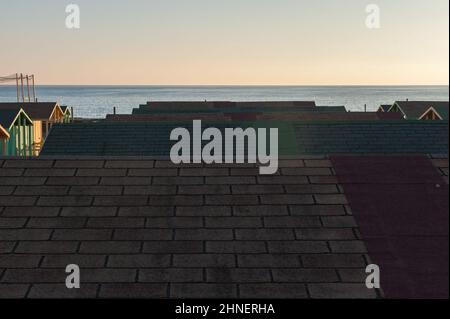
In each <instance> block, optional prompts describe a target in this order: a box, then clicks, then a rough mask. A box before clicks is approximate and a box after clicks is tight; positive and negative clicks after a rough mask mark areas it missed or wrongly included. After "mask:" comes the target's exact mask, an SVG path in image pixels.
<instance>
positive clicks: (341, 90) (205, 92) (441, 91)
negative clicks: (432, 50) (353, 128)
mask: <svg viewBox="0 0 450 319" xmlns="http://www.w3.org/2000/svg"><path fill="white" fill-rule="evenodd" d="M25 94H27V92H26V90H25ZM36 97H37V98H38V101H40V102H54V101H56V102H58V103H59V104H60V105H68V106H71V107H73V108H74V115H75V117H82V118H104V117H105V115H106V114H111V113H113V108H114V107H115V108H116V110H117V113H118V114H130V113H131V111H132V109H133V108H135V107H138V106H139V105H140V104H145V103H146V102H147V101H204V100H208V101H213V100H215V101H293V100H298V101H301V100H308V101H311V100H314V101H316V104H317V105H320V106H342V105H344V106H346V107H347V110H350V111H353V112H355V111H364V110H365V109H366V110H367V111H375V110H377V108H378V107H379V106H380V105H381V104H393V102H394V101H401V100H406V99H409V100H410V101H413V100H427V101H429V100H432V101H448V100H449V87H448V86H154V85H153V86H78V85H70V86H67V85H64V86H62V85H58V86H55V85H40V86H36ZM16 100H17V92H16V87H15V86H10V85H8V86H6V85H3V86H0V102H15V101H16Z"/></svg>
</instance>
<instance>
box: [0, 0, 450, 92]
mask: <svg viewBox="0 0 450 319" xmlns="http://www.w3.org/2000/svg"><path fill="white" fill-rule="evenodd" d="M69 3H76V4H78V5H79V6H80V9H81V29H79V30H68V29H66V27H65V18H66V13H65V7H66V5H67V4H69ZM371 3H374V4H378V5H379V7H380V9H381V28H380V29H368V28H367V27H366V25H365V20H366V17H367V13H366V12H365V8H366V6H367V5H368V4H371ZM431 3H432V5H431ZM448 27H449V1H448V0H433V1H429V0H428V1H427V0H320V1H317V0H226V1H225V0H189V1H188V0H133V1H126V0H95V1H92V0H71V1H61V0H36V1H29V0H15V1H10V0H0V47H1V49H0V76H2V75H8V74H12V73H16V72H24V73H29V74H32V73H34V74H36V77H37V82H38V83H39V84H149V85H150V84H167V85H176V84H180V85H202V84H206V85H219V84H228V85H448V79H449V31H448Z"/></svg>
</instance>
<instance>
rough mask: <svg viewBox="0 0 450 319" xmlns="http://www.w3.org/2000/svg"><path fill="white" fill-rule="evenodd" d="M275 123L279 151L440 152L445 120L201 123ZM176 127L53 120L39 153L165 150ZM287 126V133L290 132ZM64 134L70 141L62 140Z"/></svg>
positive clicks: (151, 153) (176, 124)
mask: <svg viewBox="0 0 450 319" xmlns="http://www.w3.org/2000/svg"><path fill="white" fill-rule="evenodd" d="M209 126H214V127H217V128H219V129H220V130H224V129H225V128H227V127H242V128H246V127H267V128H271V127H278V128H279V134H280V138H279V140H280V154H281V155H287V154H293V155H295V154H317V153H320V154H325V153H326V154H336V153H391V154H397V153H414V154H415V153H420V154H424V153H446V152H448V122H447V121H436V122H432V123H430V122H423V121H414V122H411V121H404V120H402V121H379V120H377V121H294V122H289V121H261V122H259V121H257V122H233V123H232V125H231V126H230V124H229V123H227V122H209V123H208V124H204V125H203V128H205V127H209ZM176 127H186V128H187V129H189V130H191V129H192V122H103V123H84V124H65V125H54V126H53V128H52V130H51V132H50V135H49V136H48V138H47V140H46V142H45V144H44V147H43V149H42V152H41V154H42V155H99V156H101V155H105V156H115V155H117V156H121V155H131V156H167V155H168V154H170V149H171V147H172V145H173V142H171V141H170V140H169V136H170V133H171V131H172V130H173V129H174V128H176ZM291 132H293V133H291ZM68 140H70V141H71V142H70V143H67V141H68Z"/></svg>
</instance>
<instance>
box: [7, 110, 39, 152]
mask: <svg viewBox="0 0 450 319" xmlns="http://www.w3.org/2000/svg"><path fill="white" fill-rule="evenodd" d="M0 140H1V144H2V145H1V150H2V155H6V156H33V155H34V152H33V140H34V138H33V121H32V120H31V119H30V117H29V116H28V115H27V114H26V113H25V112H24V110H23V109H22V108H20V109H17V108H5V107H3V108H0Z"/></svg>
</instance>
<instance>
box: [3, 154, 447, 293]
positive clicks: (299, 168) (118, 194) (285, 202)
mask: <svg viewBox="0 0 450 319" xmlns="http://www.w3.org/2000/svg"><path fill="white" fill-rule="evenodd" d="M382 159H383V157H382ZM390 161H391V160H390V159H387V160H386V161H385V162H387V164H384V165H387V166H389V163H390ZM399 161H400V162H401V161H402V159H399ZM403 161H404V160H403ZM334 162H335V160H333V161H332V160H330V158H329V157H328V156H326V155H317V156H303V157H302V156H299V157H296V158H293V159H289V160H281V161H280V163H279V164H280V170H279V172H278V174H277V175H272V176H261V175H259V174H258V171H257V169H256V168H255V167H254V166H253V165H247V164H245V165H242V164H241V165H214V166H204V165H201V164H199V165H174V164H172V163H171V162H170V161H167V160H161V159H155V158H130V157H122V158H105V157H102V158H80V157H78V158H76V157H67V158H65V159H63V158H55V157H51V158H40V159H37V160H18V159H13V160H11V159H8V160H3V159H1V158H0V176H2V178H1V179H2V181H1V186H0V214H1V216H2V218H3V219H4V220H3V222H2V227H1V229H0V242H1V243H2V245H0V253H1V254H2V258H0V267H1V269H2V278H1V280H2V281H1V282H2V283H6V284H0V297H10V298H22V297H28V298H70V297H78V298H95V297H97V298H108V297H109V298H120V297H122V298H132V297H135V298H232V297H234V298H237V297H240V298H289V299H292V298H308V297H311V298H376V297H377V295H378V294H379V293H381V292H379V293H377V292H376V291H375V290H371V289H367V287H366V285H365V281H366V277H367V274H366V273H365V268H366V266H367V264H368V261H369V260H372V255H371V252H370V247H367V246H366V244H365V242H364V241H363V240H362V239H361V237H360V236H359V234H360V229H361V226H360V224H358V222H357V219H356V218H357V217H358V215H357V216H356V217H355V216H354V214H353V213H350V212H351V211H353V209H352V206H351V205H353V203H352V202H349V201H348V199H347V194H346V193H345V192H346V189H347V188H348V187H353V188H355V189H356V190H357V189H358V187H359V184H360V183H361V181H360V179H361V176H360V174H362V175H364V174H366V175H367V173H366V171H363V170H362V169H361V168H364V167H369V170H371V171H374V174H375V176H377V170H379V169H380V167H379V165H378V166H375V165H373V164H372V163H369V165H366V164H364V163H362V164H361V165H360V164H359V162H357V163H356V165H350V166H349V169H348V170H347V171H349V174H347V175H349V176H350V177H351V178H352V180H351V181H350V182H349V181H346V182H345V185H342V184H340V182H339V179H338V178H341V176H336V175H335V174H336V173H335V169H334V165H336V164H335V163H334ZM393 162H395V160H393ZM410 162H413V161H410ZM436 163H440V164H439V165H440V166H439V167H440V168H442V169H447V174H448V160H445V159H438V160H436ZM338 164H339V163H338ZM342 169H343V168H342V165H340V166H339V171H342ZM344 169H345V167H344ZM381 171H382V170H381ZM389 171H391V172H392V171H393V169H392V168H391V169H390V170H389ZM369 173H370V172H369ZM395 173H396V174H397V175H398V176H400V177H401V178H403V179H405V178H407V180H408V181H411V180H412V179H410V177H414V178H415V179H414V180H413V181H414V182H415V184H414V185H411V184H408V185H406V184H405V185H406V186H405V185H401V186H402V187H401V188H396V189H392V187H390V185H385V186H386V187H385V188H383V189H386V190H388V191H389V192H388V193H389V194H394V195H395V194H396V193H395V192H396V191H397V190H398V189H402V190H403V193H402V195H408V193H405V191H404V190H405V189H406V190H408V189H410V188H411V186H415V187H416V188H417V187H426V185H428V184H425V183H423V182H422V180H421V177H422V175H421V171H418V170H411V171H407V172H406V173H405V172H404V171H401V172H397V171H395ZM340 174H342V173H340ZM343 174H344V175H345V172H344V173H343ZM344 177H345V176H344ZM347 177H348V176H347ZM362 177H365V176H362ZM394 177H395V176H394ZM425 177H427V176H425ZM354 179H356V181H353V180H354ZM391 179H392V178H391ZM402 181H403V180H402ZM417 181H418V182H420V184H418V183H417ZM432 181H434V179H433V180H432ZM363 182H367V180H363ZM377 183H379V179H377ZM441 183H444V182H443V181H442V182H441ZM417 185H418V186H417ZM434 185H435V183H433V184H432V186H433V187H434ZM434 190H435V189H434ZM433 192H434V191H430V192H429V193H430V194H431V193H433ZM443 192H445V187H444V186H442V187H441V191H440V194H441V193H443ZM393 198H394V199H395V197H393ZM405 198H408V196H405ZM443 199H445V197H443ZM441 201H443V200H441ZM392 202H395V204H397V203H398V198H397V200H393V201H392ZM447 203H448V191H447ZM364 207H366V206H364ZM420 207H422V206H420ZM420 207H419V208H420ZM356 214H359V210H358V211H356ZM369 217H372V218H373V217H374V215H373V214H372V215H370V216H369ZM376 218H378V215H377V216H376ZM388 218H391V220H392V219H394V220H395V221H397V220H398V219H395V218H399V217H398V216H390V217H388ZM428 219H430V218H428ZM428 219H427V220H428ZM385 220H386V218H385V219H382V220H380V221H385ZM408 220H409V219H405V220H403V219H402V222H401V223H398V222H394V223H392V224H393V225H397V224H401V225H403V227H404V228H406V227H407V224H406V223H407V222H408ZM372 222H373V221H372ZM447 225H448V223H447ZM363 226H364V225H363ZM432 227H437V225H436V224H434V225H433V226H432ZM390 229H391V228H390ZM439 235H441V233H439ZM412 237H414V238H413V240H412V241H411V242H409V247H411V243H412V244H413V245H417V244H416V243H417V241H416V239H417V237H415V235H413V236H411V237H409V238H412ZM441 238H442V242H443V243H445V240H447V244H448V233H447V238H445V237H443V236H441ZM378 239H380V240H381V241H383V240H392V239H391V238H384V237H382V236H380V237H378ZM404 239H405V238H403V240H404ZM424 239H425V238H424V237H421V238H420V242H423V241H424ZM402 243H403V242H402ZM419 246H420V245H419ZM376 247H379V246H376ZM420 247H422V246H420ZM433 247H434V246H433ZM382 248H385V247H384V246H383V247H382ZM368 249H369V252H368ZM439 250H441V249H439ZM427 252H429V250H422V251H415V252H414V254H413V255H412V256H420V257H422V256H423V254H426V253H427ZM442 252H444V253H445V250H444V249H442ZM447 252H448V249H447ZM394 253H396V251H394ZM435 255H436V254H433V256H435ZM391 256H392V255H389V257H391ZM408 256H410V255H408ZM375 257H378V256H375ZM394 257H397V256H394ZM419 259H422V258H419ZM423 259H424V260H427V258H423ZM391 260H392V259H391ZM434 260H435V259H434ZM68 264H77V265H79V266H80V267H81V269H82V270H81V271H82V273H81V274H82V278H85V279H82V286H81V287H82V288H81V289H67V288H66V286H65V284H64V278H65V276H64V270H65V267H66V266H67V265H68ZM431 264H432V263H428V264H427V265H431ZM447 264H448V258H447ZM433 265H434V264H433ZM444 267H445V262H444V263H442V264H441V265H439V267H437V268H432V269H431V271H435V270H436V269H448V265H447V268H444ZM382 269H385V268H382ZM383 271H384V274H385V275H386V276H387V275H390V273H389V272H387V271H386V270H383ZM423 271H428V272H431V271H430V269H429V268H428V267H424V269H422V273H423ZM443 273H444V274H445V272H443ZM83 274H84V275H83ZM447 276H448V272H447ZM394 277H398V278H400V280H401V279H403V278H404V276H393V278H394ZM443 277H445V276H441V275H440V276H438V278H437V279H438V280H442V282H445V280H443V279H442V278H443ZM444 279H445V278H444ZM447 282H448V278H447ZM381 283H382V287H383V281H381ZM401 283H403V286H405V287H408V288H409V284H410V282H409V281H408V283H407V284H406V283H405V282H401ZM426 283H427V284H430V285H432V284H431V283H430V282H428V281H426ZM432 287H434V286H432ZM422 288H423V287H422ZM425 288H427V287H425ZM428 290H429V289H417V291H420V292H425V291H428ZM447 294H448V292H447Z"/></svg>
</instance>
